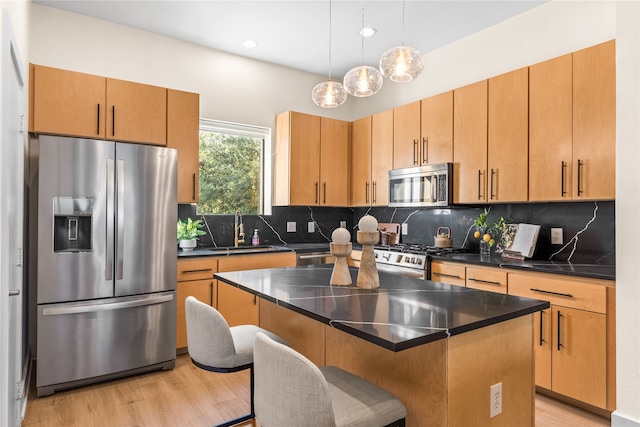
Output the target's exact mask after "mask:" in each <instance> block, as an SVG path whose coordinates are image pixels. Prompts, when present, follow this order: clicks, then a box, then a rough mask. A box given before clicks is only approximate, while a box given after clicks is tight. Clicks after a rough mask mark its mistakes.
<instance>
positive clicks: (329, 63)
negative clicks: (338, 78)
mask: <svg viewBox="0 0 640 427" xmlns="http://www.w3.org/2000/svg"><path fill="white" fill-rule="evenodd" d="M329 81H331V0H329Z"/></svg>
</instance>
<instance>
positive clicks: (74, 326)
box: [29, 135, 177, 396]
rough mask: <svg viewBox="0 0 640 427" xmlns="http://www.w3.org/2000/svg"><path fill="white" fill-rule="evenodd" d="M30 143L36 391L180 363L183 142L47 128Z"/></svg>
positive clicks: (169, 367) (50, 392) (49, 390)
mask: <svg viewBox="0 0 640 427" xmlns="http://www.w3.org/2000/svg"><path fill="white" fill-rule="evenodd" d="M29 150H30V200H31V206H30V210H31V212H32V215H31V217H32V221H33V222H35V224H32V225H33V226H32V227H31V233H32V236H31V237H30V241H31V242H32V243H31V245H32V248H35V249H34V250H33V253H34V254H35V258H36V259H35V260H33V262H35V264H36V265H37V268H36V271H35V273H36V277H32V278H31V279H32V281H31V285H32V286H33V284H34V283H35V284H37V285H36V289H37V290H36V294H37V326H36V327H37V349H36V352H37V371H36V372H37V378H36V387H37V394H38V396H45V395H49V394H52V393H54V392H55V391H57V390H60V389H64V388H69V387H74V386H78V385H83V384H88V383H92V382H97V381H101V380H105V379H110V378H113V377H117V376H123V375H128V374H132V373H138V372H143V371H148V370H154V369H171V368H173V367H174V365H175V356H176V352H175V341H176V337H175V334H176V331H175V327H176V260H177V255H176V250H177V247H176V246H177V245H176V221H177V201H176V186H177V152H176V150H174V149H170V148H164V147H156V146H146V145H140V144H129V143H118V142H112V141H102V140H88V139H79V138H67V137H54V136H44V135H43V136H39V137H35V136H33V137H32V138H31V141H30V147H29ZM34 233H35V234H34ZM32 271H33V270H32Z"/></svg>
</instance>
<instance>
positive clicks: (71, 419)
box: [22, 354, 611, 427]
mask: <svg viewBox="0 0 640 427" xmlns="http://www.w3.org/2000/svg"><path fill="white" fill-rule="evenodd" d="M248 409H249V373H248V371H245V372H238V373H234V374H217V373H213V372H206V371H203V370H201V369H199V368H197V367H195V366H194V365H193V364H192V363H191V360H190V359H189V356H188V355H186V354H185V355H180V356H178V358H177V359H176V368H175V369H173V370H171V371H166V372H154V373H148V374H143V375H137V376H134V377H129V378H124V379H119V380H113V381H109V382H106V383H101V384H95V385H91V386H85V387H81V388H77V389H72V390H66V391H61V392H58V393H56V394H54V395H52V396H48V397H42V398H38V397H36V396H35V390H31V395H30V396H29V400H28V404H27V412H26V415H25V419H24V421H23V423H22V425H23V426H24V427H27V426H29V427H31V426H34V427H35V426H37V427H88V426H92V427H102V426H104V427H134V426H135V427H138V426H140V427H143V426H144V427H146V426H148V427H164V426H171V427H177V426H184V427H200V426H202V427H205V426H207V427H209V426H212V425H215V424H218V423H221V422H223V421H226V420H229V419H232V418H235V417H237V416H241V415H243V414H245V413H247V412H248ZM609 425H611V424H610V422H609V420H607V419H605V418H602V417H599V416H596V415H593V414H590V413H588V412H585V411H582V410H580V409H577V408H574V407H572V406H569V405H565V404H563V403H560V402H557V401H556V400H553V399H550V398H548V397H546V396H542V395H537V396H536V427H569V426H576V427H578V426H579V427H599V426H609ZM242 426H243V427H259V424H258V423H257V422H248V423H245V424H242Z"/></svg>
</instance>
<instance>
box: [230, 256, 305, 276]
mask: <svg viewBox="0 0 640 427" xmlns="http://www.w3.org/2000/svg"><path fill="white" fill-rule="evenodd" d="M295 265H296V253H295V252H293V251H291V252H277V253H270V254H251V255H233V256H226V257H221V258H220V264H219V271H220V272H221V273H222V272H225V271H241V270H257V269H261V268H279V267H293V266H295Z"/></svg>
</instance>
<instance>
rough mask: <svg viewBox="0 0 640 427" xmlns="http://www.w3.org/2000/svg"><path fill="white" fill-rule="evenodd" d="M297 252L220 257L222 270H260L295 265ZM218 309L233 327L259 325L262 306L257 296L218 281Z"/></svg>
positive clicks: (219, 264) (219, 268) (219, 265)
mask: <svg viewBox="0 0 640 427" xmlns="http://www.w3.org/2000/svg"><path fill="white" fill-rule="evenodd" d="M295 265H296V254H295V252H276V253H270V254H251V255H233V256H225V257H222V258H220V259H219V262H218V271H219V272H221V273H222V272H226V271H240V270H256V269H261V268H278V267H292V266H295ZM217 288H218V311H220V314H222V315H223V316H224V318H225V319H226V321H227V323H228V324H229V326H237V325H246V324H251V325H258V324H259V315H260V310H259V305H258V301H257V298H256V297H255V295H253V294H251V293H249V292H246V291H243V290H241V289H238V288H236V287H234V286H231V285H228V284H226V283H224V282H221V281H218V285H217Z"/></svg>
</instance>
